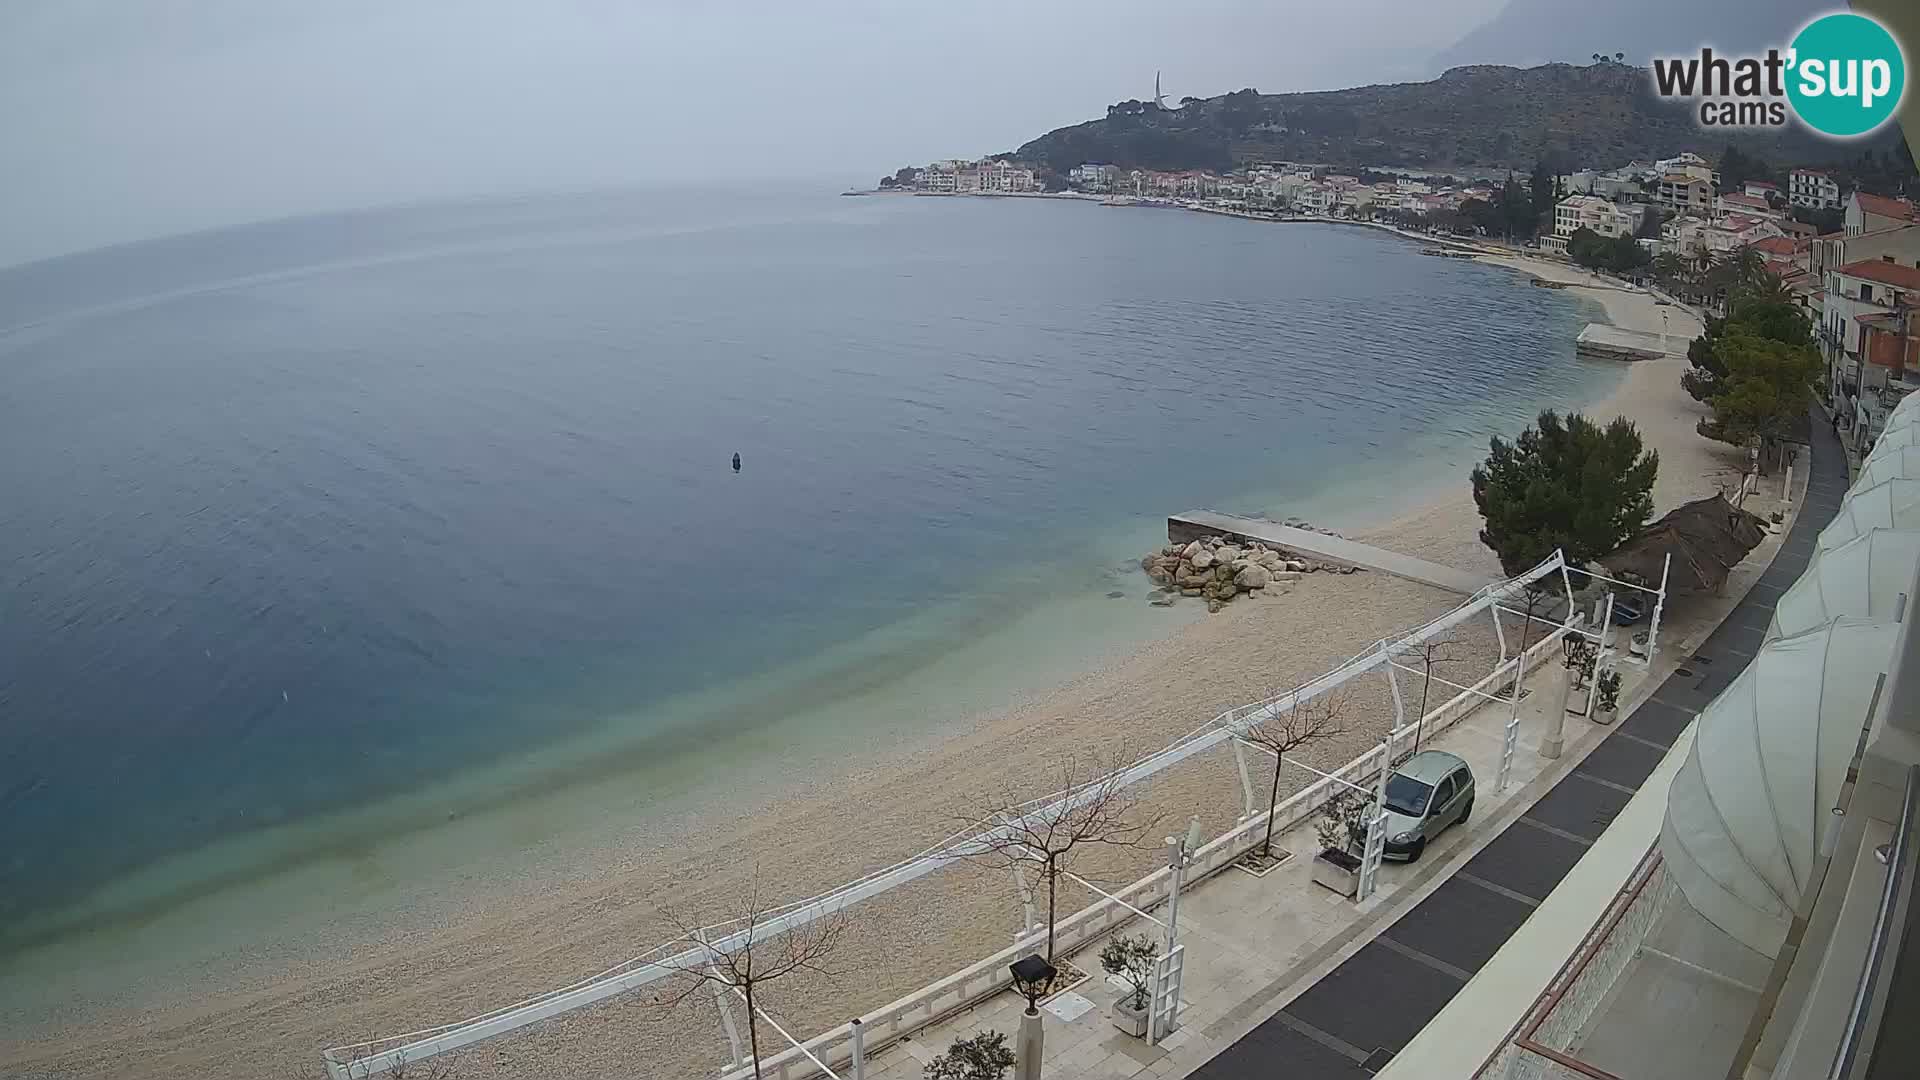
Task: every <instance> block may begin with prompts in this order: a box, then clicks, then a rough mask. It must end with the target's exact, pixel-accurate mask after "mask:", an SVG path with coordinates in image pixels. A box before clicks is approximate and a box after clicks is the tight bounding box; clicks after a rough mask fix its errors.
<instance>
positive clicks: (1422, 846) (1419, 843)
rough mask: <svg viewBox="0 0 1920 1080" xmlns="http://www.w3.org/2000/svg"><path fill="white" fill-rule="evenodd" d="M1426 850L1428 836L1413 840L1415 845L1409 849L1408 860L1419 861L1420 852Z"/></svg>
mask: <svg viewBox="0 0 1920 1080" xmlns="http://www.w3.org/2000/svg"><path fill="white" fill-rule="evenodd" d="M1425 850H1427V838H1426V837H1424V836H1423V837H1421V838H1420V839H1418V840H1415V841H1414V842H1413V846H1412V847H1410V848H1408V849H1407V861H1408V862H1419V861H1420V853H1421V852H1423V851H1425Z"/></svg>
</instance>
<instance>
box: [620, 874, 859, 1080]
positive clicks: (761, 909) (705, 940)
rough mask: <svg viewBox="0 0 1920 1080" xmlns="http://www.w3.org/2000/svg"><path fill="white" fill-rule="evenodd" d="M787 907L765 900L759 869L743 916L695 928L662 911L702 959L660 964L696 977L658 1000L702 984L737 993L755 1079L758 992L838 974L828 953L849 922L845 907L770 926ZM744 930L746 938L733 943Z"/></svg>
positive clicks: (677, 999)
mask: <svg viewBox="0 0 1920 1080" xmlns="http://www.w3.org/2000/svg"><path fill="white" fill-rule="evenodd" d="M783 910H784V909H782V908H776V907H773V906H771V905H768V904H766V903H763V902H762V900H761V896H760V876H759V873H758V872H757V871H756V872H755V874H754V880H753V885H752V886H751V891H750V892H749V894H748V897H747V900H746V901H745V903H744V904H742V905H741V907H740V913H739V915H738V916H737V917H735V918H734V919H732V920H731V921H730V922H728V923H726V924H723V925H722V926H721V927H719V928H717V929H715V930H713V931H705V930H700V929H696V928H694V926H693V924H692V923H690V922H688V921H685V920H683V919H681V918H680V917H679V916H677V915H676V914H675V913H673V912H672V911H669V910H666V909H662V911H661V914H662V915H665V916H666V917H667V919H668V920H669V921H671V922H672V923H673V924H674V925H675V926H676V927H678V928H679V930H680V934H681V941H682V943H684V944H686V945H689V946H691V947H692V949H693V951H694V952H696V953H697V954H698V957H699V958H698V959H696V960H693V961H691V962H688V963H684V964H682V963H673V962H668V963H664V964H663V965H662V966H664V967H667V968H670V969H672V970H674V971H678V972H680V973H682V974H684V975H691V976H693V981H692V982H691V983H688V984H686V986H685V987H684V988H683V989H682V990H681V991H680V992H679V993H677V994H672V995H670V996H664V997H662V998H660V999H658V1001H659V1003H660V1004H664V1005H669V1006H672V1005H678V1004H679V1003H681V1002H682V1001H685V1000H686V999H687V998H688V997H689V996H690V995H692V994H693V993H694V992H696V991H698V990H700V989H701V988H702V987H713V986H718V987H720V988H721V989H722V990H723V991H725V992H730V993H733V994H735V995H737V996H738V997H739V998H740V999H741V1000H742V1002H744V1003H745V1005H746V1008H747V1044H748V1047H749V1049H750V1051H751V1053H752V1055H753V1075H754V1076H755V1077H758V1076H760V1075H761V1073H760V1014H759V1012H758V1011H757V1009H758V1005H757V1004H756V1003H755V1001H754V997H755V995H756V994H757V993H758V992H759V991H760V989H761V988H762V987H763V986H765V985H766V984H768V983H772V982H777V981H779V980H780V979H783V978H785V977H787V976H789V975H792V974H794V973H795V972H808V973H810V974H814V975H822V976H826V977H828V978H833V977H834V976H835V975H836V974H837V973H836V972H835V971H833V970H832V969H831V968H829V967H828V966H827V963H826V961H827V957H828V955H829V954H830V953H832V952H833V950H834V947H835V946H837V945H839V943H840V939H841V937H842V936H843V935H845V933H846V931H847V926H848V922H849V920H848V918H847V913H846V910H845V909H838V910H834V911H829V912H824V913H822V914H820V915H817V916H815V917H814V918H813V919H811V920H810V921H808V922H807V923H805V924H804V925H801V926H797V927H793V928H792V929H786V930H782V929H777V928H769V927H768V926H767V924H768V923H769V922H770V921H771V920H772V919H773V918H775V917H776V916H778V915H779V914H780V913H781V912H782V911H783ZM742 934H744V938H742V940H740V941H738V942H735V943H731V944H729V942H730V941H731V939H733V938H735V937H740V936H741V935H742ZM715 939H718V940H715Z"/></svg>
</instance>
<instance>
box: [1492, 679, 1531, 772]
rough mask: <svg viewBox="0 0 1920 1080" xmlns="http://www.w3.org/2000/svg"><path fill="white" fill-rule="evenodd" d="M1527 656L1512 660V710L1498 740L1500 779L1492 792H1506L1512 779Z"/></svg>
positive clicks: (1517, 743)
mask: <svg viewBox="0 0 1920 1080" xmlns="http://www.w3.org/2000/svg"><path fill="white" fill-rule="evenodd" d="M1526 671H1527V654H1526V653H1524V652H1522V653H1520V654H1519V655H1517V656H1515V657H1514V658H1513V695H1512V696H1513V710H1512V711H1511V712H1509V713H1508V714H1507V728H1506V731H1505V732H1504V733H1503V735H1502V737H1501V740H1500V778H1499V779H1498V780H1497V781H1495V782H1494V785H1493V790H1495V791H1505V790H1507V781H1508V780H1510V779H1511V778H1512V777H1513V752H1514V748H1515V747H1517V746H1519V745H1520V680H1521V679H1522V678H1523V677H1524V676H1525V675H1526Z"/></svg>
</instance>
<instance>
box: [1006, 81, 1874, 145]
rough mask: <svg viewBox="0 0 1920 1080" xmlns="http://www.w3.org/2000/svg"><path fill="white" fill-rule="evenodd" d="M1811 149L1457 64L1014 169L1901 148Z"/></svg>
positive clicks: (1111, 134) (1243, 100)
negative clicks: (1425, 75)
mask: <svg viewBox="0 0 1920 1080" xmlns="http://www.w3.org/2000/svg"><path fill="white" fill-rule="evenodd" d="M1889 131H1890V132H1891V134H1889V135H1887V136H1884V137H1881V136H1876V137H1874V138H1873V139H1869V140H1864V141H1861V142H1834V141H1829V140H1825V139H1822V138H1821V137H1819V136H1818V135H1816V134H1814V133H1813V132H1811V131H1809V130H1807V129H1806V128H1804V127H1801V126H1800V125H1799V124H1798V123H1797V122H1794V123H1792V124H1790V125H1789V126H1787V127H1786V128H1782V129H1775V130H1764V131H1758V130H1730V131H1715V130H1713V129H1711V128H1703V127H1701V126H1700V125H1699V124H1698V122H1697V120H1696V119H1695V114H1694V112H1693V109H1692V107H1691V106H1689V105H1687V104H1685V103H1680V102H1672V101H1666V100H1662V99H1660V98H1659V97H1657V96H1656V95H1655V93H1654V90H1653V82H1652V75H1651V73H1650V72H1649V71H1648V70H1647V69H1645V68H1641V67H1636V66H1633V65H1629V64H1622V63H1616V62H1612V61H1607V62H1602V63H1594V64H1584V65H1574V64H1567V63H1551V64H1541V65H1538V66H1535V67H1527V68H1519V67H1511V66H1507V65H1502V64H1468V65H1462V66H1458V67H1454V68H1450V69H1448V70H1447V71H1446V72H1444V73H1442V74H1441V75H1440V76H1439V77H1438V78H1435V79H1431V80H1428V81H1426V82H1417V83H1376V84H1372V85H1368V86H1356V87H1349V88H1347V89H1342V90H1316V91H1306V92H1297V93H1288V94H1261V93H1259V92H1257V91H1255V90H1252V89H1251V88H1249V89H1246V90H1239V91H1235V92H1233V93H1230V94H1222V95H1220V96H1218V97H1212V98H1205V99H1187V103H1186V104H1185V105H1184V107H1182V108H1178V109H1165V110H1162V109H1159V108H1156V107H1155V106H1154V104H1153V103H1152V102H1142V101H1137V100H1134V101H1123V102H1119V103H1117V104H1115V105H1111V106H1108V108H1107V115H1106V116H1105V117H1104V118H1101V119H1096V120H1089V121H1085V122H1083V123H1080V124H1074V125H1069V126H1067V127H1061V128H1055V129H1054V130H1052V131H1050V132H1047V133H1046V134H1045V135H1042V136H1040V137H1039V138H1036V139H1032V140H1030V141H1028V142H1026V143H1024V144H1022V145H1021V146H1020V147H1019V148H1018V149H1017V150H1015V151H1013V153H1012V155H1011V156H1013V157H1016V158H1019V159H1021V160H1025V161H1032V162H1037V163H1039V164H1042V165H1045V166H1047V167H1049V168H1051V169H1053V170H1055V171H1057V172H1065V171H1066V170H1067V169H1069V168H1072V167H1073V166H1075V165H1078V164H1081V163H1082V162H1088V161H1096V162H1102V163H1105V164H1110V165H1117V166H1120V167H1122V168H1151V169H1214V170H1226V169H1230V168H1233V167H1234V166H1235V165H1238V164H1242V163H1245V162H1248V161H1259V160H1281V161H1310V162H1315V163H1324V164H1329V165H1337V166H1343V167H1349V166H1350V167H1362V166H1371V167H1376V168H1378V167H1400V168H1410V169H1430V170H1435V171H1445V170H1454V171H1461V170H1480V171H1501V170H1508V169H1512V170H1527V169H1531V168H1532V167H1533V165H1534V164H1535V162H1538V161H1545V162H1547V163H1548V165H1549V167H1550V168H1554V169H1556V170H1558V171H1568V170H1570V169H1574V168H1588V167H1593V168H1612V167H1615V166H1618V165H1623V164H1625V163H1627V162H1628V161H1631V160H1653V159H1656V158H1662V157H1670V156H1672V155H1675V154H1678V153H1680V152H1682V151H1685V150H1694V151H1697V152H1704V151H1711V152H1712V153H1713V154H1715V155H1717V153H1718V151H1719V150H1720V149H1721V148H1722V147H1724V146H1726V145H1728V144H1732V145H1734V146H1736V147H1738V148H1739V149H1740V150H1741V151H1742V152H1743V153H1747V154H1753V155H1756V156H1758V157H1760V158H1762V159H1764V160H1765V161H1767V162H1769V163H1772V164H1775V165H1783V164H1796V165H1797V164H1817V163H1823V162H1838V161H1842V160H1846V159H1849V158H1852V157H1855V156H1857V155H1858V154H1859V153H1860V152H1861V151H1862V150H1864V149H1868V148H1878V147H1880V146H1881V144H1882V142H1883V141H1887V140H1894V139H1897V138H1898V132H1897V131H1893V130H1892V129H1891V128H1890V129H1889Z"/></svg>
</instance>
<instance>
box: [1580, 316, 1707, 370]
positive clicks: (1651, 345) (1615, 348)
mask: <svg viewBox="0 0 1920 1080" xmlns="http://www.w3.org/2000/svg"><path fill="white" fill-rule="evenodd" d="M1675 343H1678V344H1679V346H1680V348H1681V350H1682V351H1684V350H1685V349H1686V347H1687V339H1686V338H1685V337H1672V336H1669V335H1666V334H1649V333H1646V332H1645V331H1642V330H1627V329H1624V328H1622V327H1618V326H1609V325H1607V324H1606V323H1588V324H1587V328H1586V329H1585V330H1582V331H1580V336H1579V337H1577V338H1575V339H1574V340H1573V354H1574V355H1575V356H1578V357H1580V358H1581V359H1582V360H1625V361H1634V360H1658V359H1660V358H1661V357H1663V356H1666V355H1667V354H1668V353H1669V352H1672V351H1673V346H1674V344H1675Z"/></svg>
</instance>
